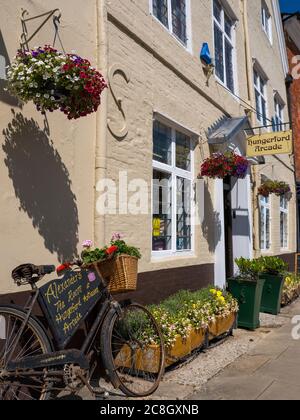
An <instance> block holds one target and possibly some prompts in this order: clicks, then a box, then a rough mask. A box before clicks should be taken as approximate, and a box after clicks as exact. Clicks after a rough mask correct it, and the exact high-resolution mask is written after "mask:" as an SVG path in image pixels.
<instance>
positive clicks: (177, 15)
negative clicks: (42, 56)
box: [0, 0, 296, 303]
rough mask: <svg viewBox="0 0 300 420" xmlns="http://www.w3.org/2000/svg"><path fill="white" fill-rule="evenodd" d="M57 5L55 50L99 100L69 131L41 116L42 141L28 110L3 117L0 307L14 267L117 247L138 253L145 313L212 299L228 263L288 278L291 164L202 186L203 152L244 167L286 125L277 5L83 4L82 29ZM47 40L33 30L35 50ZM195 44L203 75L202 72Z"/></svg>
mask: <svg viewBox="0 0 300 420" xmlns="http://www.w3.org/2000/svg"><path fill="white" fill-rule="evenodd" d="M25 3H27V4H26V6H28V10H29V9H30V13H32V14H37V15H38V14H39V13H41V12H45V11H47V6H46V4H45V2H44V1H35V2H34V5H32V2H26V1H25ZM53 3H54V6H53V7H55V6H57V7H59V8H60V10H61V12H62V18H61V22H62V26H61V30H60V38H61V39H62V40H63V43H64V48H65V49H66V50H67V49H69V50H74V49H75V50H76V52H78V54H80V55H82V56H84V55H85V56H87V57H88V58H90V60H91V61H92V62H93V63H95V65H96V66H97V67H98V68H99V69H100V70H101V71H102V72H103V73H104V75H105V76H106V78H107V79H108V81H109V91H108V92H107V93H106V94H105V95H104V97H103V101H102V108H101V110H100V111H99V112H98V113H97V115H93V116H90V117H88V118H86V119H83V120H82V121H81V120H79V121H78V122H75V123H70V122H68V121H66V120H65V119H64V117H63V116H58V115H51V116H49V117H48V121H47V125H46V122H45V121H44V119H43V118H42V117H41V116H40V115H38V114H37V113H36V111H35V110H34V108H33V107H31V106H30V105H26V106H24V107H23V108H22V109H21V108H18V107H17V105H16V104H15V103H12V101H13V100H12V98H6V100H3V101H2V102H1V105H0V120H1V123H2V125H3V127H4V129H5V132H4V134H3V139H2V141H3V143H4V146H3V147H2V150H1V153H2V162H1V179H3V180H4V182H3V184H2V188H3V190H2V193H1V209H2V212H1V214H2V215H1V221H0V223H1V232H2V234H3V240H2V241H1V242H2V244H1V247H2V248H3V249H2V250H1V251H2V252H1V253H2V256H3V262H4V263H3V264H2V267H1V273H0V274H1V278H2V279H3V280H1V291H2V293H8V292H12V291H14V288H13V286H12V284H11V281H10V279H9V273H10V270H11V268H13V267H14V266H15V265H17V264H18V263H21V262H24V261H26V260H29V261H30V260H32V261H33V262H36V263H45V262H48V263H51V262H55V261H56V260H57V257H58V258H59V259H66V258H70V257H71V256H72V255H74V254H76V249H78V248H80V242H81V241H82V240H84V239H87V238H94V240H95V243H96V244H97V245H102V244H103V243H107V242H109V239H110V237H111V234H112V233H113V232H115V231H120V232H122V233H124V234H125V236H126V239H127V241H128V242H130V243H132V244H134V245H136V246H138V247H139V248H140V249H141V252H142V255H143V258H142V260H141V262H140V267H139V270H140V274H139V289H138V291H137V292H136V293H135V298H136V299H137V300H139V301H140V302H144V303H149V302H158V301H159V300H161V299H163V298H164V297H166V296H168V295H170V294H172V293H173V292H175V291H177V290H180V289H185V288H188V289H192V290H195V289H199V288H201V287H203V286H205V285H207V284H212V283H215V284H216V285H219V286H224V285H225V281H226V276H229V275H232V274H234V272H235V265H234V259H235V258H237V257H240V256H243V257H246V258H251V257H254V256H259V255H261V254H267V255H282V256H284V258H285V259H286V260H287V261H289V262H291V263H292V261H293V260H294V254H295V252H296V236H295V229H294V223H295V220H296V219H295V217H296V206H295V182H294V166H293V162H294V160H293V156H288V155H280V156H271V157H266V158H265V159H263V160H262V159H260V158H253V159H251V169H250V170H249V173H248V175H247V177H246V178H245V179H244V180H236V179H231V180H228V183H226V182H223V181H221V180H217V181H215V180H208V179H199V177H198V175H199V173H200V167H201V164H202V162H203V161H204V159H205V158H207V157H209V156H210V155H211V154H212V153H213V152H225V151H228V150H232V151H235V152H237V153H239V154H241V155H244V156H245V155H246V139H247V136H248V135H249V133H250V134H252V133H254V132H257V129H256V127H262V126H264V128H260V129H259V131H272V130H274V129H276V130H281V129H284V127H285V126H284V125H283V124H284V123H288V122H289V117H288V106H287V104H288V101H287V94H286V87H285V78H286V75H287V73H288V62H287V57H286V50H285V42H284V36H283V29H282V23H281V18H280V11H279V5H278V1H277V0H273V1H271V0H266V1H261V0H255V1H251V2H250V1H246V0H244V1H241V0H224V1H223V0H220V1H219V0H214V1H213V0H208V1H196V0H177V1H175V2H173V1H171V0H133V1H129V0H113V1H110V2H106V1H104V0H98V1H96V0H95V1H91V2H89V3H88V5H87V6H86V7H85V8H84V13H83V14H82V15H80V23H79V16H77V15H76V7H74V6H73V5H72V7H71V6H70V5H69V4H68V2H63V3H62V4H60V3H61V2H58V1H57V2H55V1H54V2H53ZM72 3H74V2H72ZM77 3H78V7H80V6H79V2H77ZM19 6H20V7H21V4H19ZM23 6H24V5H23ZM11 18H13V19H14V20H13V21H14V22H15V24H16V27H17V25H18V16H17V14H16V5H14V7H13V6H10V5H6V6H5V10H4V13H2V14H1V18H0V25H1V27H0V28H1V32H2V38H3V42H2V44H3V46H2V50H3V52H1V51H0V55H2V57H4V60H5V61H6V64H7V63H8V64H9V60H11V57H12V56H13V55H14V51H15V50H16V49H17V47H18V41H17V37H16V39H14V40H12V39H11V38H8V30H7V27H6V25H5V22H6V21H8V20H11ZM51 36H53V28H52V27H50V28H49V27H47V28H46V27H45V29H44V31H42V32H41V34H40V38H39V39H37V40H35V41H34V45H37V44H38V45H40V44H42V43H49V39H52V38H51ZM204 43H207V44H208V46H209V49H210V53H211V55H212V57H213V60H214V64H215V67H214V73H213V74H212V75H211V74H210V71H211V67H209V66H207V65H205V64H204V63H203V62H201V60H200V58H199V54H200V51H201V49H202V45H203V44H204ZM4 46H5V48H4ZM2 60H3V59H2ZM210 76H211V77H210ZM3 83H5V81H4V82H3ZM3 95H4V94H3ZM12 107H13V111H11V108H12ZM274 122H275V123H274ZM18 125H20V126H21V127H20V128H19V127H18ZM14 127H17V128H14ZM253 128H254V130H253ZM17 129H18V130H19V131H20V132H19V131H18V132H17V133H16V131H17ZM47 129H48V132H47ZM49 129H50V135H49V134H47V133H49ZM23 130H25V131H26V133H27V134H26V135H25V134H24V133H23ZM23 137H25V139H29V140H28V143H25V146H24V145H23V143H22V145H20V144H19V143H18V145H17V147H16V149H17V150H19V148H20V149H21V150H20V152H18V153H17V156H15V153H14V152H13V150H12V149H13V148H12V145H11V142H15V143H17V142H20V141H22V140H21V139H22V138H23ZM35 138H36V140H35ZM38 138H39V140H41V141H39V140H38ZM32 139H34V140H32ZM50 139H51V140H52V143H51V141H50ZM26 144H27V146H26ZM24 147H25V150H23V148H24ZM26 147H28V149H27V151H26ZM39 148H40V150H39ZM33 153H36V154H37V155H38V156H42V161H41V162H42V163H41V162H40V161H39V160H37V161H38V162H39V163H38V164H37V163H36V160H35V159H34V155H32V154H33ZM47 153H50V155H48V156H49V157H50V162H52V163H51V167H50V169H48V167H47V165H48V163H47V160H48V157H46V156H47ZM28 155H29V156H30V159H29V160H28V161H27V162H26V158H27V156H28ZM15 159H19V163H20V165H21V168H22V169H17V168H18V165H17V164H16V162H15ZM24 159H25V160H24ZM43 159H45V161H44V162H43ZM35 165H36V166H35ZM16 167H17V168H16ZM58 168H59V169H58ZM57 171H58V173H59V174H60V175H58V174H57ZM265 178H268V179H274V180H284V181H286V182H288V183H289V185H290V186H291V188H292V191H293V195H292V197H291V198H290V200H283V199H279V198H277V197H273V196H271V197H270V198H269V199H262V198H261V197H258V196H257V189H258V187H259V185H260V183H261V182H262V181H263V180H264V179H265ZM28 185H30V186H32V185H33V186H34V188H31V189H30V188H29V187H28ZM58 186H59V187H58ZM48 194H49V195H48ZM44 213H46V215H47V217H44ZM68 232H70V235H69V234H68ZM291 268H292V267H291Z"/></svg>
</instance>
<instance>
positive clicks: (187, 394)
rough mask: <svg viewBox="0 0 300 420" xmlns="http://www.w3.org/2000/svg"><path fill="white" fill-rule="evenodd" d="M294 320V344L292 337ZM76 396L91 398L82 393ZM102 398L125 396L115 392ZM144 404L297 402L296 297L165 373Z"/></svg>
mask: <svg viewBox="0 0 300 420" xmlns="http://www.w3.org/2000/svg"><path fill="white" fill-rule="evenodd" d="M295 316H298V317H299V319H298V324H299V327H298V331H297V329H295V332H298V334H299V337H298V340H297V339H295V337H294V338H293V336H292V330H293V329H294V328H295V325H294V324H293V320H294V317H295ZM100 385H101V386H103V387H104V388H106V389H107V390H108V391H112V388H111V387H110V386H109V385H108V384H106V383H104V382H102V381H100ZM67 398H68V397H67ZM79 398H80V399H85V400H89V399H93V397H91V395H90V393H89V392H88V390H87V389H84V390H83V391H82V392H81V393H80V396H79ZM108 400H123V401H126V400H127V398H126V397H124V396H123V395H121V394H119V393H117V395H114V396H112V395H111V396H110V397H109V398H108ZM147 400H300V299H299V300H298V301H296V302H294V303H293V304H292V305H291V306H289V307H286V308H284V309H283V310H282V312H281V314H280V315H279V316H271V315H266V314H261V328H259V329H258V330H256V331H246V330H241V329H238V330H236V331H235V333H234V337H229V338H228V339H227V340H226V341H225V342H223V343H221V344H220V345H219V346H217V347H215V348H212V349H209V350H207V351H205V352H203V353H200V354H199V355H198V356H197V357H195V359H194V360H191V361H190V362H189V363H187V364H184V365H183V366H181V367H179V368H177V369H176V370H173V371H168V372H167V373H166V374H165V377H164V379H163V381H162V382H161V384H160V387H159V389H158V390H157V391H156V393H155V394H154V395H152V396H151V397H148V398H147Z"/></svg>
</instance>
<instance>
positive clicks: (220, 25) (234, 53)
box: [212, 0, 238, 94]
mask: <svg viewBox="0 0 300 420" xmlns="http://www.w3.org/2000/svg"><path fill="white" fill-rule="evenodd" d="M214 3H215V0H212V34H213V46H214V57H216V50H215V24H216V25H217V26H218V29H219V30H220V31H221V32H222V38H223V66H224V81H223V80H221V79H220V78H219V77H218V75H217V74H216V71H215V78H216V80H217V81H218V83H220V84H221V85H222V86H224V87H226V89H228V90H229V91H230V92H231V93H232V94H238V79H237V74H238V72H237V51H236V22H237V19H236V17H234V16H233V15H232V13H230V11H229V10H228V9H227V8H226V7H225V5H224V4H223V2H222V0H219V3H220V6H221V23H220V22H218V20H217V19H216V17H215V15H214ZM225 14H226V15H227V16H228V17H229V18H230V19H231V20H232V37H231V38H230V37H229V36H228V35H227V33H226V31H225ZM225 39H226V40H227V41H228V42H229V43H230V45H231V46H232V72H233V91H231V90H230V89H229V87H228V83H227V74H226V57H225Z"/></svg>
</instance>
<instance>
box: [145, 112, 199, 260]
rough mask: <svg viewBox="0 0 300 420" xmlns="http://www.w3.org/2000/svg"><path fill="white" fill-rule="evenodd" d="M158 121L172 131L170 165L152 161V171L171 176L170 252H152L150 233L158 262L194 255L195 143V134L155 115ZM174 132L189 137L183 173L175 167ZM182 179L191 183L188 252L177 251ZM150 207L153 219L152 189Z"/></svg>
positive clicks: (153, 255)
mask: <svg viewBox="0 0 300 420" xmlns="http://www.w3.org/2000/svg"><path fill="white" fill-rule="evenodd" d="M155 121H158V122H160V123H162V124H164V125H165V126H167V127H169V128H171V130H172V134H171V136H172V144H171V159H172V161H171V165H168V164H165V163H161V162H158V161H156V160H154V159H153V160H152V170H158V171H161V172H164V173H167V174H169V175H171V188H172V240H171V241H172V242H171V243H172V246H171V249H170V250H165V251H154V250H153V236H152V235H153V232H152V231H151V250H152V259H153V260H154V261H155V260H160V259H164V258H169V257H178V256H181V257H192V256H194V255H195V202H194V199H193V186H194V173H195V169H194V162H195V158H194V151H193V150H194V148H193V143H194V141H195V134H192V133H191V132H190V131H187V130H186V129H185V128H184V127H182V126H179V125H178V124H177V123H176V122H174V121H172V120H169V119H168V120H166V118H165V117H164V116H163V115H161V116H160V115H158V114H156V113H155V118H154V119H153V124H154V122H155ZM176 131H177V132H180V133H182V134H185V135H187V136H189V137H190V150H191V162H190V164H191V170H190V171H185V170H183V169H180V168H177V167H176ZM178 177H180V178H184V179H186V180H188V181H190V183H191V249H190V250H182V251H178V250H177V214H176V213H177V205H176V204H177V196H176V194H177V178H178ZM151 201H152V205H151V217H152V218H153V201H154V200H153V187H152V200H151Z"/></svg>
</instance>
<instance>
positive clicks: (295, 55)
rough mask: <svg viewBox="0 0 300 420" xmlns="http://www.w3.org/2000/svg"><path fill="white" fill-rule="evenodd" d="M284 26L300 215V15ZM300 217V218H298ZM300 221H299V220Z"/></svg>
mask: <svg viewBox="0 0 300 420" xmlns="http://www.w3.org/2000/svg"><path fill="white" fill-rule="evenodd" d="M282 19H283V26H284V33H285V40H286V46H287V53H288V60H289V68H290V74H291V82H292V83H291V84H290V87H289V92H290V97H291V99H290V108H291V115H292V122H293V127H294V153H295V163H296V183H297V201H298V205H297V207H298V215H299V209H300V191H299V189H300V103H299V98H300V65H299V62H300V37H299V34H300V13H294V14H289V15H283V17H282ZM298 217H299V216H298ZM298 220H299V219H298ZM299 238H300V231H299V222H298V246H299V243H300V242H299Z"/></svg>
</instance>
